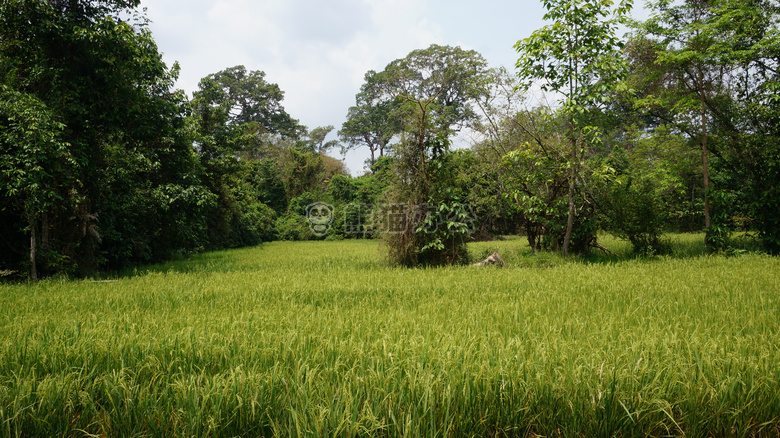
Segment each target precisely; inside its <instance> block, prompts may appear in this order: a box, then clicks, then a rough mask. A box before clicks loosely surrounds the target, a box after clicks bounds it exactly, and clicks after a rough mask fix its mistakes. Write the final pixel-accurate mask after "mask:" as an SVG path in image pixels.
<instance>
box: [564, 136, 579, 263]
mask: <svg viewBox="0 0 780 438" xmlns="http://www.w3.org/2000/svg"><path fill="white" fill-rule="evenodd" d="M572 129H573V128H572ZM571 143H572V146H571V164H572V167H571V170H570V172H569V217H568V219H567V220H566V234H564V236H563V251H562V253H563V256H564V257H566V256H568V255H569V244H570V243H571V233H572V230H573V229H574V212H575V208H574V207H575V206H574V184H575V179H576V178H577V140H575V139H572V141H571Z"/></svg>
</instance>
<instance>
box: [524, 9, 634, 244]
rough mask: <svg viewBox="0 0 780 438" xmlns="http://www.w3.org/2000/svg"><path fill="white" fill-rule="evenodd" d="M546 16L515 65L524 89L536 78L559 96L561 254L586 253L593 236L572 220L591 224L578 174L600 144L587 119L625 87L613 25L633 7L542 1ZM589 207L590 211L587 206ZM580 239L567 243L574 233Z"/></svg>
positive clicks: (581, 176) (619, 44)
mask: <svg viewBox="0 0 780 438" xmlns="http://www.w3.org/2000/svg"><path fill="white" fill-rule="evenodd" d="M543 4H544V6H545V8H546V9H547V13H546V14H545V15H544V19H545V20H551V21H552V22H553V23H552V24H549V25H547V26H544V27H543V28H541V29H538V30H536V31H534V33H533V34H531V36H530V37H528V38H526V39H524V40H521V41H518V42H517V44H516V45H515V49H516V50H517V52H518V53H519V54H520V58H519V59H518V60H517V64H516V67H517V69H518V72H517V74H518V77H519V78H520V80H521V81H522V83H523V86H524V88H525V89H526V90H528V89H530V87H531V86H532V85H533V84H534V83H536V82H537V81H539V84H540V87H541V89H542V90H543V91H553V92H555V93H558V94H559V95H560V96H561V97H560V109H559V110H558V111H557V112H558V116H560V117H561V118H562V119H563V120H564V121H565V128H564V129H565V137H566V139H567V141H568V143H569V152H568V153H567V154H565V155H564V156H565V157H566V160H567V161H568V162H567V163H566V165H565V166H566V168H567V171H566V173H567V175H566V179H567V183H568V194H567V201H568V214H567V222H566V231H565V233H564V239H563V244H562V245H561V252H562V253H563V255H564V256H566V255H568V253H569V249H570V246H573V247H574V248H573V249H574V250H575V251H577V250H578V249H579V250H585V251H587V250H588V248H589V246H588V245H587V244H584V243H583V242H589V241H591V240H593V239H594V238H595V234H592V235H591V236H587V235H586V234H587V233H586V231H585V229H580V230H578V231H577V232H575V230H574V225H575V223H577V222H579V223H582V224H588V223H590V222H591V221H590V218H587V217H579V218H577V217H575V216H576V215H577V214H578V210H579V214H580V216H582V213H583V212H584V210H583V209H581V208H578V207H585V206H584V205H583V204H578V203H577V199H576V198H577V196H578V193H577V191H578V188H577V186H578V185H582V182H581V181H582V180H584V179H585V178H586V175H585V174H584V173H583V172H582V170H581V168H582V161H583V158H584V157H583V155H586V154H587V152H589V150H590V148H591V147H592V146H593V145H594V144H596V145H597V144H598V143H599V142H600V129H599V126H597V125H594V124H592V123H591V121H590V119H592V113H593V112H594V110H595V109H596V108H598V107H600V106H603V105H604V104H605V103H606V102H607V101H608V97H609V93H610V92H611V91H613V90H625V88H626V85H625V83H624V82H622V79H623V77H624V73H625V69H626V63H625V61H624V60H623V59H622V58H621V57H620V56H619V51H620V49H621V48H622V47H623V43H622V42H621V41H620V40H619V38H618V37H617V26H618V25H619V24H620V23H621V22H622V21H623V20H624V17H625V16H626V14H627V13H628V12H629V11H630V10H631V6H632V1H631V0H622V1H621V2H620V4H619V5H618V6H617V8H614V3H613V2H612V1H611V0H586V1H581V0H544V1H543ZM589 210H590V209H589ZM574 235H578V236H579V240H580V243H579V244H575V245H571V241H572V237H573V236H574Z"/></svg>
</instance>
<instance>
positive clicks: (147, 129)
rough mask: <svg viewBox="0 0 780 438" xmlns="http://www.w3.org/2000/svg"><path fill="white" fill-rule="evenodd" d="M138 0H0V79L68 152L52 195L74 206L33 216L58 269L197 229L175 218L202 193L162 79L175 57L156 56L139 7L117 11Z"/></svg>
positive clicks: (151, 247)
mask: <svg viewBox="0 0 780 438" xmlns="http://www.w3.org/2000/svg"><path fill="white" fill-rule="evenodd" d="M138 3H139V2H138V1H135V0H124V1H123V0H113V1H112V0H102V1H98V0H94V1H87V0H85V1H37V0H12V1H5V2H0V81H1V82H3V83H4V84H5V85H6V87H8V89H9V90H13V91H17V92H20V93H23V94H25V95H29V96H31V97H32V98H34V99H37V101H39V102H41V103H42V104H43V105H44V106H45V108H46V109H47V111H48V112H49V113H50V115H51V118H52V119H53V120H55V121H56V123H60V124H61V125H62V126H61V130H60V133H59V136H58V137H59V141H60V142H61V144H64V145H66V147H67V151H68V155H69V156H70V157H72V159H73V160H74V162H75V163H77V164H78V165H77V166H75V167H73V168H72V170H73V171H74V173H73V174H72V177H73V179H74V180H75V181H78V182H79V184H75V185H74V186H73V187H72V188H71V190H70V191H69V192H70V194H69V195H68V197H65V198H63V199H62V202H63V203H72V204H73V205H74V207H73V208H74V209H73V210H72V211H71V212H70V213H69V214H59V215H53V216H51V217H49V219H51V220H49V221H48V223H46V224H45V225H46V226H45V227H44V222H43V221H42V222H41V227H42V228H41V229H40V233H41V238H42V239H41V240H42V241H43V240H47V239H44V237H49V239H48V241H49V243H50V244H51V247H52V251H55V252H57V253H58V256H57V257H55V258H56V260H59V261H61V266H60V267H61V268H62V269H70V270H76V269H78V270H83V269H89V268H94V267H98V266H106V265H107V264H110V263H112V262H117V263H124V262H127V261H130V260H136V261H140V260H147V261H148V260H150V259H152V258H155V257H161V256H164V254H166V253H169V252H170V251H173V250H180V249H183V248H184V247H187V248H190V247H193V246H197V245H198V244H197V242H195V241H194V240H193V238H195V236H197V235H198V233H197V232H193V233H189V232H188V231H190V229H189V228H187V227H182V226H181V224H182V223H188V224H189V223H190V219H193V221H192V223H197V220H194V218H196V217H197V216H198V214H197V213H198V207H197V205H198V203H200V202H202V201H203V198H202V195H205V193H204V192H203V190H201V189H202V187H201V186H200V185H199V181H198V178H197V176H195V175H194V173H193V172H194V171H195V169H194V166H195V162H194V160H193V154H192V141H191V139H188V138H187V136H186V134H185V130H184V123H183V117H182V112H183V108H184V107H183V95H182V94H181V93H177V92H175V91H174V90H173V89H172V87H173V82H174V80H175V78H176V74H177V67H176V66H174V68H172V69H169V68H168V67H167V66H166V65H165V63H164V62H163V61H162V56H161V54H160V53H159V52H158V50H157V46H156V44H155V42H154V40H153V38H152V36H151V32H150V31H149V29H148V26H147V22H146V20H145V19H144V17H143V16H138V15H136V16H135V18H129V19H128V18H127V17H133V15H134V14H133V13H134V11H133V8H135V7H136V6H137V5H138ZM29 102H32V100H30V101H29ZM40 114H43V113H40ZM38 126H42V125H38ZM42 129H43V131H42V133H41V134H42V135H43V134H44V133H45V131H46V129H45V128H42ZM39 137H40V136H39ZM45 170H46V171H47V172H50V171H52V170H51V169H49V168H46V169H45ZM72 200H77V202H73V201H72ZM174 204H175V205H176V207H173V205H174ZM63 205H64V204H63ZM171 208H173V210H171ZM172 211H176V212H177V214H166V212H169V213H170V212H172ZM178 213H181V216H180V215H178ZM190 215H192V216H190ZM44 218H46V216H44ZM180 231H181V232H180ZM163 235H166V236H168V237H169V239H161V237H162V236H163ZM120 260H123V261H124V262H122V261H120Z"/></svg>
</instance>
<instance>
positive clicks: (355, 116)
mask: <svg viewBox="0 0 780 438" xmlns="http://www.w3.org/2000/svg"><path fill="white" fill-rule="evenodd" d="M385 77H386V75H384V74H382V73H377V72H375V71H373V70H371V71H369V72H368V73H366V75H365V83H364V84H363V85H362V86H361V87H360V92H359V93H358V94H357V95H356V96H355V106H352V107H350V108H349V110H348V112H347V120H346V121H345V122H344V124H343V125H342V127H341V130H339V138H341V141H343V142H344V146H342V148H341V153H342V154H345V153H346V152H347V151H349V150H351V149H355V148H358V147H366V148H368V150H369V151H370V152H371V158H370V162H369V164H370V165H373V163H374V162H375V161H376V158H377V153H378V154H379V156H380V157H383V156H385V149H386V148H387V147H388V145H389V144H390V141H391V140H392V138H393V137H394V136H396V135H397V134H400V133H401V131H402V130H403V119H402V117H401V115H400V113H399V103H400V102H399V100H398V99H395V98H393V96H388V95H387V94H386V86H385V84H384V82H385Z"/></svg>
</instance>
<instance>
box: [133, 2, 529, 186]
mask: <svg viewBox="0 0 780 438" xmlns="http://www.w3.org/2000/svg"><path fill="white" fill-rule="evenodd" d="M522 3H524V4H522V5H521V4H518V2H511V1H509V0H482V1H472V0H446V1H445V0H328V1H322V0H261V1H258V0H143V1H142V6H145V7H147V8H148V15H149V18H150V19H151V20H152V21H153V23H152V25H151V29H152V31H153V32H154V36H155V39H156V41H157V43H158V46H159V48H160V50H161V51H162V52H163V53H164V54H165V60H166V62H168V63H169V64H171V63H172V62H173V61H179V62H180V64H181V77H180V79H179V81H178V83H177V86H178V87H180V88H183V89H184V90H185V91H187V92H190V93H191V92H192V91H195V90H196V89H197V84H198V81H199V80H200V79H201V78H202V77H204V76H206V75H209V74H211V73H216V72H218V71H220V70H223V69H225V68H228V67H233V66H235V65H244V66H245V67H246V68H247V69H250V70H262V71H264V72H265V73H266V80H268V81H269V82H273V83H277V84H279V86H280V88H281V89H282V91H284V92H285V99H284V102H283V103H284V106H285V108H286V109H287V111H288V112H289V113H290V114H291V115H292V116H293V117H295V118H297V119H299V120H300V121H301V123H303V124H305V125H307V126H309V127H310V128H313V127H316V126H324V125H333V126H335V127H336V129H338V128H339V127H340V126H341V124H342V123H343V121H344V117H345V115H346V113H347V109H348V108H349V107H350V106H351V105H353V104H354V96H355V94H356V93H357V92H358V90H359V88H360V86H361V85H362V83H363V76H364V75H365V73H366V72H367V71H368V70H381V69H383V68H384V67H385V65H387V64H388V63H389V62H391V61H393V60H394V59H398V58H401V57H404V56H406V54H408V53H409V52H410V51H412V50H415V49H420V48H425V47H428V46H429V45H431V44H433V43H436V44H449V45H461V46H463V47H464V48H471V49H475V50H477V51H479V52H480V53H482V54H483V55H485V56H486V58H487V59H488V61H489V62H490V63H491V64H492V65H496V66H497V65H505V66H507V67H508V68H511V67H512V65H511V63H512V62H513V59H512V57H513V56H514V55H513V50H512V45H513V44H514V43H515V42H516V41H517V39H519V38H522V37H524V36H526V35H527V34H530V32H531V31H533V29H534V28H535V27H534V26H532V25H530V24H528V23H529V22H532V21H533V20H538V19H539V18H540V17H541V5H540V4H539V3H535V2H522ZM536 27H538V26H536ZM496 60H498V61H496ZM507 60H508V61H507ZM353 155H354V154H351V155H350V156H348V157H347V158H348V160H347V161H348V166H349V167H350V168H351V169H352V170H353V173H359V171H360V170H361V169H362V167H363V160H364V159H365V158H366V157H367V153H365V154H362V153H358V154H357V157H355V156H353ZM363 155H365V156H363Z"/></svg>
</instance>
